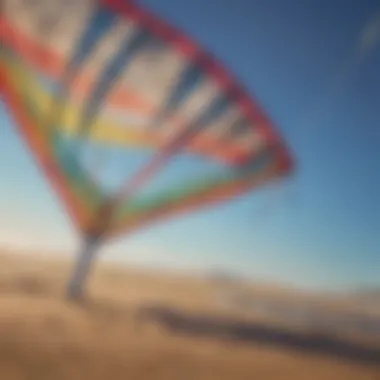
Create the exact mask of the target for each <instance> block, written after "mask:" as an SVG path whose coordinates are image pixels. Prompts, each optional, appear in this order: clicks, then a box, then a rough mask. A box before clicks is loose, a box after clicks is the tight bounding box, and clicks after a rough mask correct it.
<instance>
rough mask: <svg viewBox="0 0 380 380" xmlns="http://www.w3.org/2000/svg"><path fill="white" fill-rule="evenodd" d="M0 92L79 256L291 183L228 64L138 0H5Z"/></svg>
mask: <svg viewBox="0 0 380 380" xmlns="http://www.w3.org/2000/svg"><path fill="white" fill-rule="evenodd" d="M0 24H1V48H0V91H1V96H2V99H3V100H4V102H5V104H6V106H7V107H8V109H9V110H10V113H11V115H12V117H13V119H14V121H15V126H16V127H17V128H18V130H19V132H20V134H21V135H22V136H23V137H24V139H25V141H26V142H27V144H28V145H29V147H30V150H31V152H32V154H33V156H34V157H35V159H36V161H37V162H38V164H39V166H40V168H41V169H42V170H43V172H44V174H45V176H46V178H47V179H48V180H49V182H50V184H51V185H52V187H53V188H54V190H55V191H56V193H57V194H58V196H59V198H60V200H61V201H62V203H63V204H64V207H65V210H67V213H68V214H69V216H70V218H71V220H72V221H73V223H74V224H75V226H76V228H77V230H78V231H79V232H80V234H81V236H83V238H84V239H83V240H84V242H85V246H84V250H83V252H82V254H81V256H80V259H79V261H78V264H77V269H76V270H75V271H74V274H73V278H72V281H71V282H70V285H69V293H70V295H71V296H72V297H75V296H76V295H78V294H81V293H82V287H83V282H84V278H85V277H86V273H87V272H88V271H89V267H90V263H91V261H92V257H93V252H94V250H95V248H96V247H98V245H99V244H100V243H101V242H105V241H107V240H110V239H113V238H116V237H119V236H122V235H125V234H127V233H131V232H132V231H135V230H137V229H140V228H142V227H144V226H146V225H149V224H152V223H154V222H159V221H162V220H164V219H166V218H168V217H173V216H175V215H179V214H184V213H186V212H190V211H193V210H197V209H200V208H203V207H206V206H211V205H214V204H218V203H220V202H224V201H227V200H229V199H231V198H232V197H236V196H238V195H240V194H243V193H245V192H248V191H251V190H253V189H255V188H259V187H261V186H263V185H265V184H267V183H269V182H270V181H272V180H276V179H279V178H282V177H284V176H286V175H288V174H289V173H291V172H292V169H293V160H292V157H291V155H290V153H289V151H288V149H287V147H286V144H285V143H284V141H283V139H282V138H281V136H280V135H279V133H278V132H277V131H276V129H275V127H274V126H273V123H272V122H271V120H270V119H269V117H268V116H267V115H266V113H265V112H264V110H263V109H262V108H261V107H260V105H259V104H258V102H257V101H256V100H254V99H253V97H252V96H251V95H249V94H248V92H247V91H246V90H245V89H244V88H243V87H242V86H241V85H240V84H239V83H238V81H237V80H236V79H235V78H234V77H233V76H232V75H231V74H230V73H229V72H228V71H227V70H226V69H225V68H224V67H223V66H222V64H221V63H219V62H218V60H217V59H216V58H215V57H214V56H213V55H212V54H211V53H209V52H207V51H206V50H205V49H203V48H201V47H200V46H199V45H198V44H196V43H195V42H193V41H192V40H191V39H190V38H189V37H187V36H185V35H184V34H183V33H182V32H181V31H179V30H178V29H177V28H174V27H173V26H171V25H169V24H168V23H166V22H165V21H163V20H161V19H160V18H159V17H157V16H156V15H155V14H153V13H151V12H150V11H148V10H146V9H144V8H143V7H141V6H140V5H138V4H136V3H135V2H133V1H127V0H124V1H123V0H102V1H95V0H82V1H80V2H76V1H68V0H4V1H3V5H2V12H1V14H0Z"/></svg>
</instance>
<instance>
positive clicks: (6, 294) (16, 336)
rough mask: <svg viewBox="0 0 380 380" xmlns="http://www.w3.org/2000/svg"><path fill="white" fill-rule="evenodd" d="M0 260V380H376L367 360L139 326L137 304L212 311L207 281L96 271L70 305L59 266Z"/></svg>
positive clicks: (377, 373) (378, 375) (378, 373)
mask: <svg viewBox="0 0 380 380" xmlns="http://www.w3.org/2000/svg"><path fill="white" fill-rule="evenodd" d="M0 263H1V265H0V379H1V380H3V379H4V380H16V379H30V380H34V379H36V380H45V379H46V380H61V379H62V380H63V379H68V380H76V379H78V380H87V379H91V380H98V379H104V380H106V379H112V380H118V379H120V380H121V379H122V380H125V379H128V380H134V379H136V380H145V379H163V380H171V379H175V380H186V379H200V380H232V379H233V380H240V379H241V380H243V379H247V380H248V379H249V380H252V379H259V380H285V379H290V380H308V379H311V380H313V379H323V380H379V379H380V365H379V366H376V365H374V364H373V363H372V364H371V365H368V364H367V365H365V364H363V363H362V364H359V363H356V362H354V361H349V360H343V359H342V360H338V359H335V358H333V357H325V356H317V355H312V354H306V353H302V352H294V351H292V350H290V349H280V348H278V347H275V346H272V347H271V346H263V345H259V344H256V345H255V344H253V345H250V346H248V345H243V344H239V343H232V342H226V341H218V340H216V339H211V338H202V337H192V336H185V335H181V334H174V333H171V332H169V331H166V330H165V329H164V328H162V327H160V326H159V325H154V324H152V323H148V324H143V325H140V324H139V325H136V322H135V319H134V316H135V314H134V310H136V307H137V306H138V305H141V304H149V303H152V302H154V303H160V304H165V305H170V306H173V307H178V308H181V310H192V311H200V310H202V311H203V312H206V311H207V312H211V311H212V310H211V309H212V307H211V306H210V299H211V298H212V297H213V292H212V286H210V284H209V283H208V282H207V281H206V280H202V279H198V280H190V279H180V278H176V277H174V276H163V275H153V274H141V273H137V272H133V271H122V270H115V269H112V270H111V269H104V268H100V269H97V270H96V273H95V274H94V276H93V278H92V280H91V283H90V284H89V285H90V287H91V292H92V294H93V295H94V296H93V298H92V301H91V302H87V303H85V304H82V305H73V304H70V303H68V302H66V301H65V300H64V297H63V293H64V284H65V280H66V277H67V273H68V272H67V269H68V268H67V266H66V265H65V264H63V263H58V262H57V263H54V262H42V261H38V260H36V259H25V258H19V257H17V256H13V257H11V256H2V257H1V258H0ZM95 295H96V296H95Z"/></svg>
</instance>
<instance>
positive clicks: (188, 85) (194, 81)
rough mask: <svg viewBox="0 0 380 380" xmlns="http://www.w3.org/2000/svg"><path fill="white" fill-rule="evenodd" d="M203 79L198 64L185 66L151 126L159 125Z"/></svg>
mask: <svg viewBox="0 0 380 380" xmlns="http://www.w3.org/2000/svg"><path fill="white" fill-rule="evenodd" d="M203 80H204V74H203V73H202V71H201V70H200V69H199V67H198V66H195V65H193V64H191V65H189V66H187V67H186V68H185V69H184V71H183V72H182V74H181V75H180V77H179V80H178V82H177V84H176V85H175V86H174V88H173V90H172V92H171V93H170V95H169V97H168V99H167V100H166V102H165V105H164V106H163V108H162V109H161V111H160V112H159V114H158V115H157V116H156V117H155V119H154V121H153V122H152V127H160V126H161V125H162V123H163V122H164V120H165V119H166V118H168V117H169V116H170V114H171V113H172V112H174V111H176V110H177V109H178V107H179V106H180V105H181V104H182V103H183V102H185V101H186V99H188V98H189V97H190V96H191V95H192V94H193V93H194V91H195V90H196V89H197V88H198V86H199V85H200V84H201V83H202V81H203Z"/></svg>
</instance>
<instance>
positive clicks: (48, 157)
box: [0, 66, 86, 229]
mask: <svg viewBox="0 0 380 380" xmlns="http://www.w3.org/2000/svg"><path fill="white" fill-rule="evenodd" d="M0 88H1V91H2V96H3V97H4V100H5V102H6V104H7V105H8V107H9V108H10V110H11V112H12V115H13V117H14V120H15V121H16V123H15V124H16V126H17V128H18V130H19V132H20V134H21V135H22V137H23V138H24V140H25V142H26V143H27V145H28V147H29V149H30V151H31V153H33V155H34V156H35V158H36V159H37V162H38V164H39V166H40V167H41V169H42V171H43V173H44V174H45V175H46V177H48V179H49V180H50V182H51V183H52V185H53V188H54V190H55V191H56V193H57V194H58V195H59V197H60V198H61V199H62V201H63V203H64V205H65V206H66V209H67V211H68V213H69V216H70V217H71V219H72V221H73V222H74V224H75V226H76V227H77V228H78V229H81V228H82V227H83V226H84V225H85V220H86V215H85V212H84V209H83V208H82V207H81V206H82V205H81V203H80V201H79V199H78V198H77V197H76V196H75V194H74V193H73V192H72V191H70V188H69V186H68V183H67V180H66V178H65V177H64V176H63V174H62V172H61V170H60V167H59V164H58V163H57V161H56V160H55V158H54V155H53V153H52V151H51V149H50V147H49V145H47V144H46V143H45V141H44V136H43V135H42V134H41V133H38V128H37V127H36V126H35V125H34V123H33V121H32V120H31V119H30V118H29V117H28V115H27V114H26V113H25V112H24V110H23V107H22V106H20V103H19V96H18V94H17V92H16V91H15V90H14V89H13V86H12V84H11V83H10V81H9V78H7V75H6V73H5V72H4V70H2V68H1V66H0Z"/></svg>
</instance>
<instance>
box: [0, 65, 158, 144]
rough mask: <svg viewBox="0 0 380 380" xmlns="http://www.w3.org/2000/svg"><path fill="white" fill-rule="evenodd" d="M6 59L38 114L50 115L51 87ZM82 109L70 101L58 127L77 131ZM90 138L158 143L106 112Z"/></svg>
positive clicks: (72, 131) (7, 67) (15, 80)
mask: <svg viewBox="0 0 380 380" xmlns="http://www.w3.org/2000/svg"><path fill="white" fill-rule="evenodd" d="M4 61H5V60H4ZM2 63H4V64H5V65H4V66H5V69H6V71H8V73H9V75H10V76H11V77H12V80H13V82H14V83H15V84H16V85H17V86H18V87H21V86H22V87H24V88H25V90H26V91H27V93H29V94H30V95H31V100H32V101H33V106H34V107H35V109H36V110H37V112H38V114H39V115H46V114H47V112H48V107H49V106H51V104H52V97H51V96H50V94H49V93H48V91H47V90H44V89H43V87H42V86H41V85H39V83H38V81H37V80H36V79H35V78H34V77H33V76H32V75H31V74H28V73H27V71H26V70H23V69H22V68H21V66H20V65H17V64H15V62H9V60H7V61H5V62H2ZM80 111H81V109H80V107H78V106H77V105H75V104H73V102H68V104H67V107H66V110H65V114H64V119H63V123H61V125H59V126H58V127H59V128H60V129H62V130H63V131H64V132H65V133H67V134H68V135H74V134H75V133H76V130H77V127H78V123H79V121H80V116H81V113H80ZM89 138H90V139H92V140H95V141H97V142H103V143H106V144H115V145H132V146H136V147H140V148H148V147H153V146H154V145H155V144H154V141H153V138H151V139H150V140H151V141H149V140H148V138H147V135H146V134H144V133H142V132H139V131H138V130H134V129H133V128H128V127H127V126H123V125H122V124H121V123H115V122H112V121H110V120H109V119H108V120H107V119H106V117H104V116H103V117H102V116H100V117H99V118H98V119H97V120H96V121H95V123H94V125H93V128H92V130H91V134H90V136H89Z"/></svg>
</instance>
